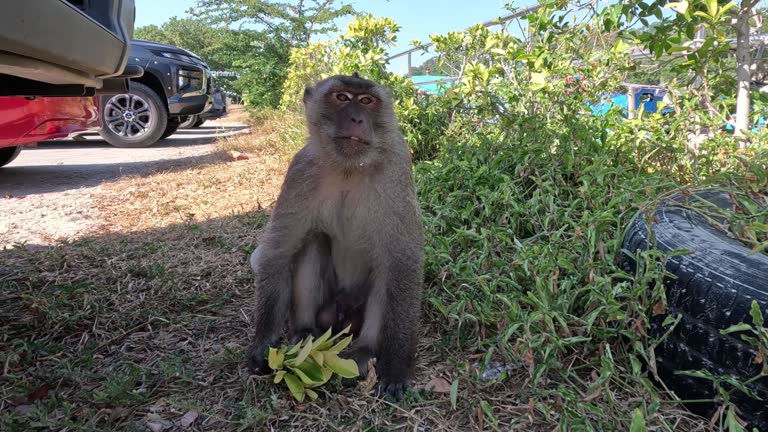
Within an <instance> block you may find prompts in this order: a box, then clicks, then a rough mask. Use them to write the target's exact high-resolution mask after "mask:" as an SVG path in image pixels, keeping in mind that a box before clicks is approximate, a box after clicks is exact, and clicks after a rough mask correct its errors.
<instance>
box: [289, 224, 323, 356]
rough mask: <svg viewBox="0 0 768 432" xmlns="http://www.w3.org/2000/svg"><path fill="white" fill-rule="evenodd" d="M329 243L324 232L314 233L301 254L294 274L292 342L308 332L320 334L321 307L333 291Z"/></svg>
mask: <svg viewBox="0 0 768 432" xmlns="http://www.w3.org/2000/svg"><path fill="white" fill-rule="evenodd" d="M330 252H331V251H330V246H329V242H328V240H327V239H326V238H325V236H324V235H322V234H320V235H316V236H313V237H312V238H311V239H310V240H309V242H308V243H307V245H306V246H305V247H304V249H303V250H302V251H301V253H300V254H299V256H298V258H297V261H296V270H295V272H294V277H293V291H292V294H293V300H292V302H291V303H292V306H293V308H292V311H291V312H292V316H291V327H292V330H293V336H292V338H291V339H292V343H296V342H298V341H300V340H302V339H304V338H305V337H306V336H307V335H309V334H312V335H314V336H320V334H321V333H322V331H325V330H326V329H325V328H318V323H317V322H316V318H317V315H318V311H319V310H320V307H321V306H322V305H323V303H324V302H325V300H326V299H327V298H328V297H329V295H330V293H331V292H333V287H332V286H330V285H331V284H333V274H332V273H333V272H332V269H331V267H330Z"/></svg>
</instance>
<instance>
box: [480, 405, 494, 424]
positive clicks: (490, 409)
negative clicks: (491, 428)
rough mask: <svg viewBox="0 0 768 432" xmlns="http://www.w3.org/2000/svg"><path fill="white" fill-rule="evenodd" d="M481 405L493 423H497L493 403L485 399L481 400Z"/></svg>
mask: <svg viewBox="0 0 768 432" xmlns="http://www.w3.org/2000/svg"><path fill="white" fill-rule="evenodd" d="M480 407H481V408H482V409H483V411H484V412H485V415H486V416H488V418H489V419H491V421H492V422H493V423H496V416H495V415H493V407H492V406H491V404H489V403H488V402H486V401H485V400H481V401H480Z"/></svg>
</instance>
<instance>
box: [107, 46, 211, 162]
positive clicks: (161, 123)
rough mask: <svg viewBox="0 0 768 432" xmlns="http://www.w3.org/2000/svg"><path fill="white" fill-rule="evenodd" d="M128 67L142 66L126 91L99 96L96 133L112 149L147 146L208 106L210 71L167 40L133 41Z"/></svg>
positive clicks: (188, 53)
mask: <svg viewBox="0 0 768 432" xmlns="http://www.w3.org/2000/svg"><path fill="white" fill-rule="evenodd" d="M128 64H129V65H136V66H140V67H142V68H143V69H144V74H143V75H142V76H141V77H137V78H132V79H131V89H130V92H128V93H123V94H116V95H111V96H104V97H102V98H101V100H100V110H99V115H100V117H101V123H102V128H101V130H100V132H99V134H100V135H101V136H102V138H104V139H105V140H106V141H107V142H108V143H110V144H112V145H113V146H116V147H130V148H136V147H147V146H151V145H152V144H155V143H156V142H157V141H159V140H161V139H164V138H166V137H168V136H170V135H171V134H173V133H174V132H175V131H176V130H177V129H178V128H179V126H180V125H181V121H182V118H183V117H185V116H188V115H196V114H202V113H204V112H206V111H208V110H209V109H210V108H211V107H212V106H213V75H212V74H211V70H210V68H209V67H208V65H207V64H206V63H205V62H204V61H203V60H202V59H200V57H198V56H197V55H195V54H193V53H191V52H189V51H187V50H184V49H181V48H178V47H175V46H172V45H167V44H161V43H156V42H148V41H142V40H134V41H133V42H131V55H130V59H129V62H128Z"/></svg>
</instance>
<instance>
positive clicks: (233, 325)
mask: <svg viewBox="0 0 768 432" xmlns="http://www.w3.org/2000/svg"><path fill="white" fill-rule="evenodd" d="M266 221H267V216H266V215H265V214H264V213H262V212H252V213H248V214H243V215H238V216H231V217H226V218H221V219H214V220H209V221H206V222H203V223H199V224H179V225H174V226H169V227H165V228H160V229H154V230H151V231H147V232H137V233H128V234H105V235H101V236H93V237H88V238H84V239H82V240H79V241H77V242H74V243H69V244H62V245H58V246H54V247H43V246H37V247H35V246H29V247H27V248H25V249H12V250H0V334H2V335H3V344H2V347H1V348H0V355H1V356H2V357H1V358H2V361H3V364H4V366H5V374H4V375H3V376H2V377H1V378H0V395H2V396H1V398H2V400H1V401H0V402H1V404H2V406H3V408H4V409H3V410H4V411H5V413H4V414H3V416H4V417H3V419H2V425H3V430H4V431H9V432H11V431H22V430H29V428H30V425H32V424H38V425H45V424H48V425H55V426H56V429H67V430H73V431H81V430H139V431H145V430H165V431H176V430H179V431H180V430H217V431H234V430H270V429H271V430H338V429H341V430H360V429H361V428H362V429H365V428H366V427H369V426H371V425H376V424H379V425H381V424H390V423H393V424H399V425H402V426H405V425H408V429H410V430H414V428H415V427H416V426H417V425H418V426H420V427H428V428H430V429H432V430H447V429H450V426H448V428H447V429H446V427H445V425H450V424H451V423H450V421H449V419H445V418H442V417H443V415H447V414H448V411H445V412H443V413H440V412H439V411H437V410H435V404H438V403H439V404H442V405H444V406H447V405H446V404H447V400H445V399H446V398H445V397H442V398H441V399H443V400H442V401H439V402H438V401H434V402H433V401H428V400H426V399H425V398H424V397H423V396H417V397H416V399H413V398H411V399H410V401H408V400H407V401H406V402H405V403H404V404H405V405H404V408H395V407H393V406H391V405H389V404H387V403H385V402H383V401H381V400H379V399H375V398H373V397H371V396H369V395H368V394H367V393H364V392H363V390H362V387H363V384H362V383H361V386H360V387H358V388H351V389H343V388H342V387H341V386H340V385H339V384H338V383H331V385H330V386H328V387H324V388H323V389H319V391H318V393H320V397H321V399H320V400H319V401H318V402H317V403H313V404H302V405H297V404H296V403H295V402H294V401H293V400H292V399H291V397H290V395H289V394H288V392H287V390H286V389H285V388H284V384H281V385H274V384H272V382H271V378H270V377H263V378H256V377H251V376H249V374H248V373H247V372H246V370H245V368H244V367H243V362H242V360H243V356H242V350H243V349H244V348H245V347H246V346H247V342H248V334H249V330H250V329H249V315H250V305H251V299H252V296H253V293H254V290H253V277H252V274H251V272H250V268H249V266H248V255H249V254H250V252H251V251H252V250H253V247H254V246H255V243H256V233H257V231H258V230H259V229H260V228H261V227H262V226H264V224H265V223H266ZM425 343H427V344H428V345H429V346H431V348H424V349H423V350H422V354H421V356H422V362H423V361H424V359H425V358H428V359H427V360H429V358H431V360H432V362H431V363H433V364H432V367H431V368H430V369H429V370H430V371H431V373H435V367H434V366H435V364H434V361H435V356H434V353H435V348H434V340H433V341H425ZM420 369H422V371H421V373H420V375H422V376H426V372H425V368H423V367H420ZM427 379H428V378H427ZM30 395H31V396H30ZM428 398H429V396H427V399H428ZM438 398H440V396H438ZM414 402H418V403H415V404H414ZM190 412H191V413H193V416H194V415H197V418H196V419H195V421H194V422H193V424H192V426H191V428H189V429H182V428H181V427H180V426H179V425H180V424H181V419H182V416H183V415H184V414H185V413H190ZM456 412H457V413H458V412H461V410H460V411H456ZM465 414H466V413H465ZM188 418H189V417H188ZM441 423H442V426H441ZM158 425H160V426H163V427H165V428H164V429H162V428H160V426H158ZM153 428H154V429H153Z"/></svg>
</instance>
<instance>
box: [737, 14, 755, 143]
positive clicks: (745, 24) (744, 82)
mask: <svg viewBox="0 0 768 432" xmlns="http://www.w3.org/2000/svg"><path fill="white" fill-rule="evenodd" d="M753 6H754V1H753V0H742V2H741V7H740V8H739V13H738V15H737V16H736V80H737V81H738V88H737V91H736V124H735V125H734V129H733V133H734V135H736V136H743V135H744V131H745V130H748V129H749V83H750V81H751V80H752V56H751V55H750V50H749V48H750V46H749V33H750V28H749V17H750V16H751V15H752V7H753Z"/></svg>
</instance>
